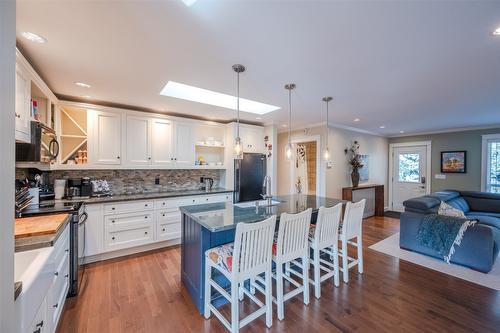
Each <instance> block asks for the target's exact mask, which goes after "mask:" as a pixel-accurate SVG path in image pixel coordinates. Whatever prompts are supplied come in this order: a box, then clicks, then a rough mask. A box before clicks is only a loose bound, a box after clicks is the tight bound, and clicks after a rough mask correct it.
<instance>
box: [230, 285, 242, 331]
mask: <svg viewBox="0 0 500 333" xmlns="http://www.w3.org/2000/svg"><path fill="white" fill-rule="evenodd" d="M239 305H240V302H239V301H238V282H233V281H231V332H232V333H236V332H238V330H239V328H240V322H239V317H240V312H239Z"/></svg>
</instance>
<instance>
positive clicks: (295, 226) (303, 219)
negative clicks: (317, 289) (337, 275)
mask: <svg viewBox="0 0 500 333" xmlns="http://www.w3.org/2000/svg"><path fill="white" fill-rule="evenodd" d="M311 214H312V209H311V208H309V209H307V210H305V211H303V212H301V213H298V214H287V213H282V214H281V217H280V222H279V227H278V233H277V237H276V240H275V244H274V245H273V261H274V263H275V264H276V274H275V275H274V278H275V279H276V298H275V299H274V301H275V302H276V304H277V306H278V319H279V320H283V319H284V317H285V311H284V303H285V301H287V300H289V299H290V298H292V297H294V296H296V295H298V294H300V293H303V295H304V304H306V305H307V304H309V241H308V236H309V225H310V223H311ZM299 260H300V262H299ZM290 264H291V265H290ZM283 265H285V266H286V267H285V271H283ZM295 267H299V268H301V270H302V273H299V272H298V271H297V270H295ZM291 274H293V275H295V276H297V277H299V278H301V279H302V284H301V283H300V282H298V281H296V280H294V279H293V278H292V276H291ZM284 280H287V281H288V282H290V284H291V285H293V286H295V289H294V290H292V291H289V292H288V293H286V294H284V291H283V282H284Z"/></svg>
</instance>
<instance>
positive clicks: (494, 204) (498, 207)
mask: <svg viewBox="0 0 500 333" xmlns="http://www.w3.org/2000/svg"><path fill="white" fill-rule="evenodd" d="M460 193H461V194H462V197H463V198H464V199H465V200H466V201H467V203H468V205H469V207H470V210H472V211H479V212H491V213H500V193H486V192H468V191H462V192H460Z"/></svg>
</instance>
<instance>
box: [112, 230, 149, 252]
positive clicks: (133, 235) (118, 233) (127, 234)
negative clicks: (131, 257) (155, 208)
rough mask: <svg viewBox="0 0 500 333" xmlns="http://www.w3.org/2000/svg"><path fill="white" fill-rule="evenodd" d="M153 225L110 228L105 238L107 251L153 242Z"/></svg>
mask: <svg viewBox="0 0 500 333" xmlns="http://www.w3.org/2000/svg"><path fill="white" fill-rule="evenodd" d="M154 232H155V230H154V228H153V225H148V226H142V227H137V228H131V229H126V230H114V229H108V230H107V232H106V235H105V239H104V248H105V250H106V251H114V250H120V249H126V248H129V247H133V246H139V245H143V244H148V243H151V242H153V241H154V240H155V235H154Z"/></svg>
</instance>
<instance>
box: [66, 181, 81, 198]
mask: <svg viewBox="0 0 500 333" xmlns="http://www.w3.org/2000/svg"><path fill="white" fill-rule="evenodd" d="M81 193H82V179H81V178H69V179H68V188H67V190H66V197H67V198H75V197H76V198H77V197H80V195H81Z"/></svg>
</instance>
